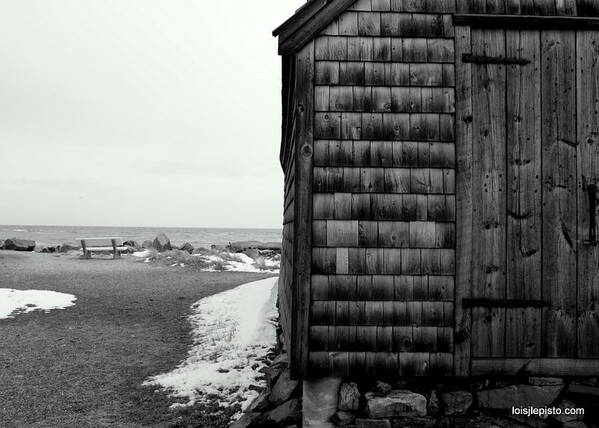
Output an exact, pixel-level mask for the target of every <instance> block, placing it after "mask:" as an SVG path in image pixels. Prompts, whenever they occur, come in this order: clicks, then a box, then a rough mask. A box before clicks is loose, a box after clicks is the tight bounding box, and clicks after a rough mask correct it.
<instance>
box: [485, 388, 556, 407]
mask: <svg viewBox="0 0 599 428" xmlns="http://www.w3.org/2000/svg"><path fill="white" fill-rule="evenodd" d="M562 389H563V386H562V385H551V386H535V385H511V386H507V387H505V388H498V389H489V390H484V391H480V392H478V394H477V395H478V404H479V405H480V407H484V408H488V409H511V408H512V407H518V406H532V407H545V406H548V405H550V404H551V403H553V402H554V401H555V399H556V398H557V397H558V395H559V393H560V392H561V390H562Z"/></svg>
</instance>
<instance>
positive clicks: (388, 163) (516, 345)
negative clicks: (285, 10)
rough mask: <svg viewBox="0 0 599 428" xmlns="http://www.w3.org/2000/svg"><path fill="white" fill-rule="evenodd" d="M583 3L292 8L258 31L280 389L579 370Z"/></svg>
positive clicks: (594, 52)
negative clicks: (276, 150) (284, 373)
mask: <svg viewBox="0 0 599 428" xmlns="http://www.w3.org/2000/svg"><path fill="white" fill-rule="evenodd" d="M598 17H599V0H357V1H356V0H329V1H325V0H312V1H309V2H307V3H306V4H305V5H304V6H303V7H302V8H301V9H300V10H298V11H297V12H296V14H295V15H294V16H293V17H291V18H290V19H289V20H288V21H286V22H285V23H284V24H282V25H281V26H280V27H279V28H278V29H276V30H275V32H274V34H275V35H276V36H278V38H279V51H280V52H279V53H280V54H281V55H282V62H283V91H282V93H283V126H282V144H281V164H282V166H283V169H284V172H285V205H284V248H283V263H282V272H281V280H280V313H281V322H282V325H283V330H284V335H285V340H286V343H287V348H288V350H289V352H290V358H291V366H292V373H293V376H295V377H297V378H305V379H307V378H314V377H319V376H325V375H341V376H348V375H352V376H358V375H363V376H379V377H381V378H382V377H397V376H414V375H416V376H418V375H431V376H436V375H437V376H439V375H440V376H445V375H448V376H451V375H456V376H468V375H481V374H489V373H506V374H509V373H516V372H522V371H524V372H528V373H535V374H547V375H575V374H576V375H598V374H599V306H598V304H599V302H598V298H599V247H598V246H597V242H596V241H597V237H596V232H595V229H596V221H595V214H596V212H595V208H596V203H597V199H596V198H597V181H598V179H599V18H598Z"/></svg>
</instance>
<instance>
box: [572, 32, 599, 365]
mask: <svg viewBox="0 0 599 428" xmlns="http://www.w3.org/2000/svg"><path fill="white" fill-rule="evenodd" d="M576 40H577V44H576V53H577V58H578V59H577V61H578V62H577V71H576V76H577V84H576V86H577V88H578V92H577V94H578V95H577V105H578V108H577V111H578V114H577V142H578V144H577V146H576V147H577V159H578V166H577V168H578V177H579V181H578V186H577V192H578V193H577V195H578V225H579V229H578V239H577V241H576V242H577V254H578V293H577V295H578V304H577V307H578V310H577V316H578V328H577V330H578V354H577V356H578V357H579V358H591V357H595V358H597V357H599V247H597V246H593V245H589V243H585V241H588V239H589V229H590V228H591V223H590V214H589V212H590V207H589V197H588V188H586V186H589V185H593V184H594V185H599V119H598V116H599V115H598V111H599V64H598V61H599V53H598V51H597V46H599V33H597V32H591V31H580V32H578V33H577V36H576Z"/></svg>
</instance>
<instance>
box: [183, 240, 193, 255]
mask: <svg viewBox="0 0 599 428" xmlns="http://www.w3.org/2000/svg"><path fill="white" fill-rule="evenodd" d="M179 249H180V250H182V251H187V252H188V253H189V254H192V253H193V250H194V249H195V248H193V245H191V244H190V243H189V242H186V243H185V244H183V245H181V248H179Z"/></svg>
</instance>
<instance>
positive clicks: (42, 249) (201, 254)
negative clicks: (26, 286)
mask: <svg viewBox="0 0 599 428" xmlns="http://www.w3.org/2000/svg"><path fill="white" fill-rule="evenodd" d="M122 247H124V248H125V250H123V251H119V254H120V255H122V256H132V257H133V258H135V259H139V261H143V262H145V263H149V264H155V265H166V266H169V267H195V268H197V269H198V270H200V271H204V272H224V271H237V272H256V273H278V271H279V268H280V261H281V244H280V243H279V242H259V241H234V242H229V244H228V245H211V246H210V248H204V247H198V248H195V247H194V246H193V245H191V244H190V243H188V242H186V243H185V244H183V245H181V246H176V245H173V244H172V243H171V241H170V239H169V238H168V237H167V236H166V235H164V234H159V235H157V236H156V237H155V238H154V239H153V240H145V241H144V242H143V243H139V242H137V241H134V240H127V241H124V242H122ZM0 250H2V252H6V251H15V252H23V253H28V252H29V253H40V254H54V255H57V254H58V255H60V254H70V255H74V256H76V255H79V258H81V259H83V258H85V257H84V255H83V254H82V250H81V245H79V244H77V243H73V242H65V243H63V244H60V245H55V246H48V245H41V244H38V243H37V242H35V241H33V240H27V239H20V238H7V239H0ZM92 256H93V258H95V259H103V258H106V256H105V255H104V254H101V253H100V254H96V253H93V254H92ZM109 257H110V258H112V255H109Z"/></svg>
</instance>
